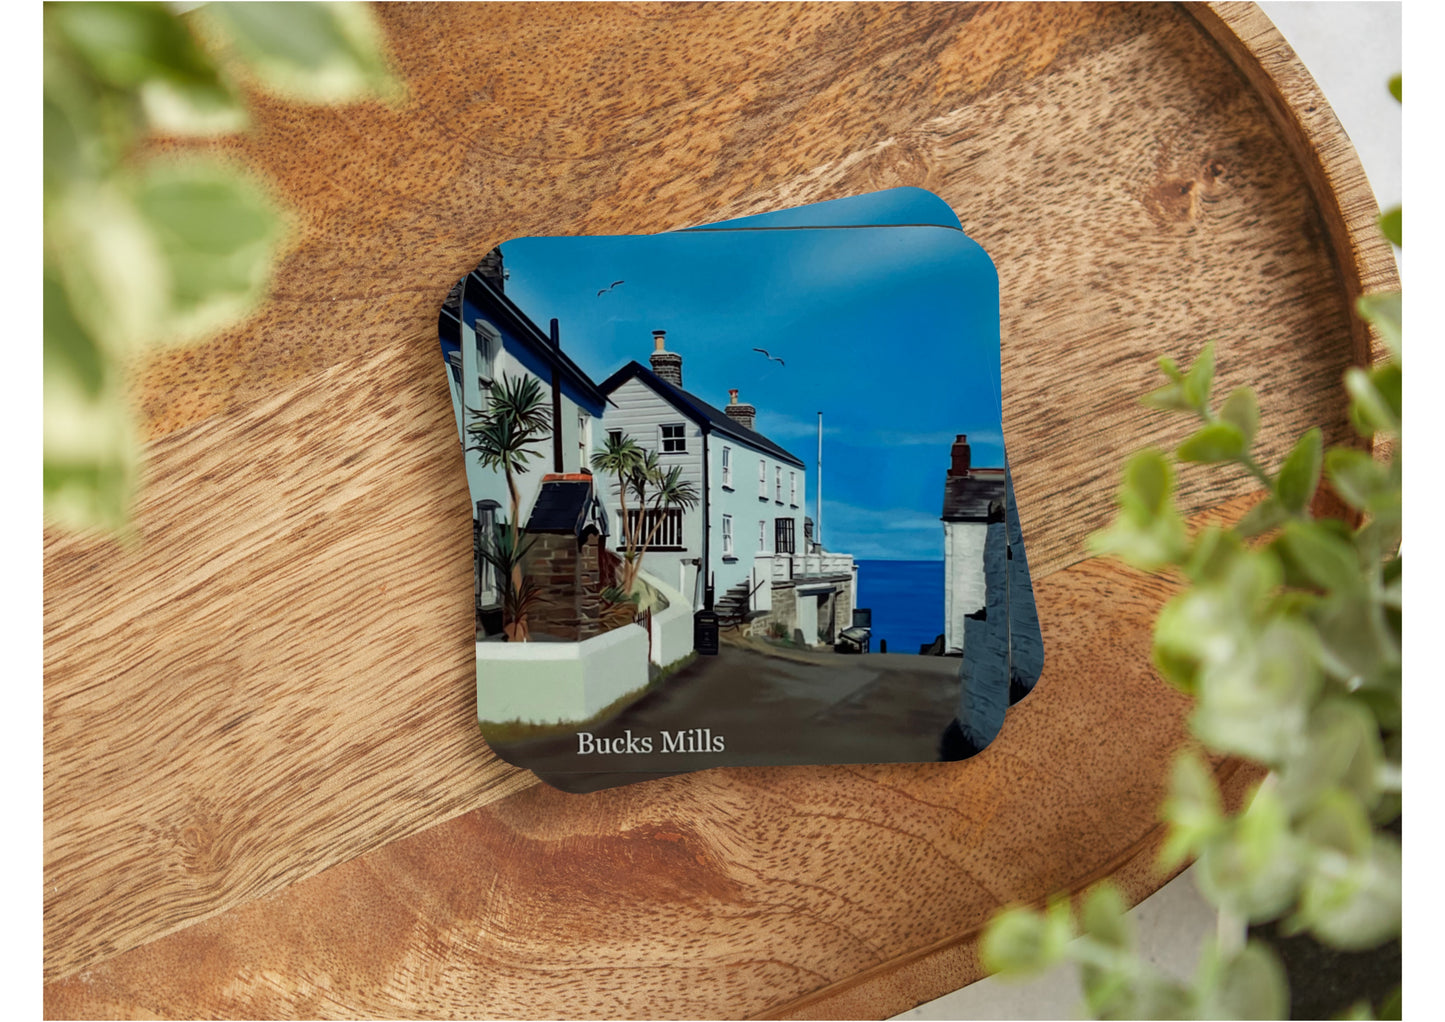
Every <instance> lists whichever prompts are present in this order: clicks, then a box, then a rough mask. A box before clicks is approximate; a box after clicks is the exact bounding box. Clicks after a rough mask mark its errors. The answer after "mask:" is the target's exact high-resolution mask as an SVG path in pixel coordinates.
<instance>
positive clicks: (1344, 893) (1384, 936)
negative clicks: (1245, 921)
mask: <svg viewBox="0 0 1445 1022" xmlns="http://www.w3.org/2000/svg"><path fill="white" fill-rule="evenodd" d="M1400 883H1401V869H1400V846H1399V845H1398V844H1396V843H1395V840H1394V838H1393V837H1392V836H1391V835H1389V834H1381V833H1376V834H1375V835H1374V839H1373V841H1372V843H1371V846H1370V848H1369V849H1368V851H1367V852H1366V853H1365V854H1364V855H1360V856H1344V855H1340V854H1337V853H1335V854H1330V853H1321V854H1319V855H1318V856H1317V859H1316V862H1315V864H1314V866H1313V868H1312V869H1311V871H1310V873H1309V875H1308V877H1307V878H1306V881H1305V884H1304V887H1303V889H1302V891H1301V892H1300V902H1299V909H1298V911H1297V912H1296V913H1295V915H1294V916H1293V917H1292V919H1291V924H1292V925H1293V926H1296V927H1304V928H1308V929H1309V930H1310V931H1311V932H1313V933H1314V935H1315V936H1316V937H1318V938H1319V939H1320V940H1322V941H1323V942H1325V943H1327V944H1329V945H1331V946H1333V947H1337V948H1340V949H1342V950H1347V951H1363V950H1367V949H1369V948H1372V947H1377V946H1378V945H1380V944H1382V943H1384V942H1385V941H1387V940H1390V939H1392V938H1394V937H1397V936H1399V933H1400V906H1401V888H1400Z"/></svg>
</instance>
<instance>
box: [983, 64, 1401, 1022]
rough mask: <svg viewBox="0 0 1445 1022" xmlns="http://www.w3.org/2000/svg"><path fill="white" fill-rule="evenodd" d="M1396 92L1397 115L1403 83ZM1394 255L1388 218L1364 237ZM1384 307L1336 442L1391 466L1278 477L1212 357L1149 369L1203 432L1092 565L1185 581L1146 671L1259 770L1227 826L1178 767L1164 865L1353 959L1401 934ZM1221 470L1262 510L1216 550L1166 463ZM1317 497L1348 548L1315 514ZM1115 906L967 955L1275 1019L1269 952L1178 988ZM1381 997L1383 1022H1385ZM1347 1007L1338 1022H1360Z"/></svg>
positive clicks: (1303, 455)
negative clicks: (1349, 439)
mask: <svg viewBox="0 0 1445 1022" xmlns="http://www.w3.org/2000/svg"><path fill="white" fill-rule="evenodd" d="M1391 91H1392V93H1394V95H1395V96H1396V98H1397V99H1398V98H1399V95H1400V85H1399V78H1398V77H1397V78H1395V79H1394V80H1393V81H1392V82H1391ZM1380 227H1381V229H1382V231H1383V232H1384V233H1385V234H1386V236H1387V237H1389V238H1390V240H1391V241H1392V242H1393V243H1394V244H1396V245H1398V244H1399V243H1400V210H1399V209H1398V208H1396V209H1392V210H1390V211H1389V212H1387V213H1385V214H1384V215H1383V216H1381V217H1380ZM1400 307H1401V306H1400V295H1399V294H1398V293H1392V294H1372V295H1365V296H1364V297H1362V298H1361V299H1360V300H1359V302H1358V304H1357V311H1358V313H1359V314H1360V315H1361V316H1362V317H1364V318H1365V319H1366V320H1367V321H1369V322H1370V323H1371V324H1372V325H1373V326H1374V327H1375V328H1376V329H1377V331H1378V332H1379V335H1380V337H1381V338H1382V339H1383V340H1384V342H1385V344H1386V346H1387V347H1388V349H1389V353H1390V357H1389V359H1388V360H1386V361H1385V362H1383V363H1381V364H1379V365H1377V366H1375V367H1373V368H1370V369H1364V368H1352V369H1350V370H1348V372H1347V373H1346V374H1345V378H1344V384H1345V389H1346V391H1347V392H1348V393H1349V396H1350V420H1351V422H1352V423H1353V425H1354V427H1355V429H1356V431H1357V432H1358V433H1359V434H1360V436H1361V437H1363V438H1367V439H1373V440H1377V441H1378V440H1384V441H1387V442H1388V447H1387V449H1388V451H1389V457H1388V460H1377V459H1376V458H1373V457H1371V455H1370V454H1369V453H1367V452H1366V451H1365V450H1362V449H1360V448H1358V447H1353V446H1339V447H1334V448H1331V449H1329V450H1325V449H1324V446H1323V442H1322V435H1321V433H1320V430H1318V429H1310V430H1307V431H1306V432H1305V433H1304V434H1303V435H1301V436H1300V437H1299V439H1298V440H1297V441H1296V443H1295V444H1294V447H1293V449H1292V450H1290V452H1289V453H1288V454H1287V455H1286V456H1285V458H1284V459H1283V461H1282V462H1281V463H1280V464H1279V465H1278V466H1277V467H1276V468H1275V470H1274V471H1273V472H1271V471H1269V470H1268V469H1267V468H1266V466H1264V465H1263V464H1261V463H1260V462H1259V461H1258V460H1257V458H1256V457H1255V453H1254V442H1255V436H1256V433H1257V432H1258V428H1259V404H1258V401H1257V399H1256V397H1255V394H1254V392H1253V391H1252V390H1251V389H1249V388H1247V387H1245V388H1239V389H1237V390H1234V391H1232V392H1231V393H1229V394H1228V395H1226V396H1225V397H1224V399H1223V400H1222V401H1220V402H1218V403H1217V404H1216V403H1215V402H1214V399H1213V396H1212V389H1213V381H1214V349H1213V346H1212V344H1206V345H1205V346H1204V348H1203V350H1202V351H1201V352H1200V353H1199V355H1198V357H1197V358H1196V359H1195V361H1194V364H1193V365H1191V366H1190V367H1189V368H1188V369H1187V370H1184V369H1181V368H1180V367H1179V366H1178V365H1177V364H1176V363H1175V362H1174V361H1173V360H1171V359H1168V358H1164V359H1161V360H1160V363H1159V365H1160V368H1161V370H1162V371H1163V374H1164V378H1165V382H1164V385H1163V386H1161V387H1159V388H1158V389H1157V390H1155V391H1152V392H1151V393H1149V394H1148V395H1146V396H1145V398H1144V402H1145V404H1147V405H1149V406H1151V407H1153V408H1157V409H1162V410H1165V411H1168V412H1171V413H1174V414H1182V415H1188V416H1192V417H1194V418H1196V419H1198V421H1199V426H1198V428H1197V429H1196V430H1195V432H1194V433H1193V434H1192V435H1191V436H1190V437H1189V438H1188V439H1187V440H1185V441H1184V442H1183V443H1182V444H1180V445H1179V447H1178V448H1177V449H1176V450H1175V451H1174V456H1173V458H1171V457H1170V456H1169V455H1168V454H1167V453H1166V452H1164V451H1160V450H1154V449H1150V450H1144V451H1141V452H1139V453H1138V454H1135V455H1134V456H1133V457H1132V458H1130V459H1129V461H1128V462H1127V464H1126V465H1125V466H1124V471H1123V482H1122V485H1121V487H1120V489H1119V493H1118V498H1117V499H1118V504H1119V511H1118V514H1117V516H1116V518H1115V520H1114V522H1113V523H1112V524H1111V525H1110V526H1109V527H1108V528H1107V529H1105V530H1104V531H1102V532H1100V533H1097V534H1095V535H1094V536H1093V537H1091V540H1090V543H1091V546H1092V548H1093V550H1094V551H1095V552H1096V553H1099V554H1105V555H1112V556H1115V557H1118V558H1120V559H1121V560H1124V561H1125V562H1127V563H1129V564H1131V565H1134V566H1135V567H1138V568H1142V569H1144V570H1146V571H1170V572H1174V573H1177V574H1178V575H1179V576H1182V578H1183V580H1184V581H1185V583H1186V585H1185V588H1184V590H1183V591H1182V592H1181V593H1180V594H1179V595H1178V596H1176V597H1174V598H1173V599H1172V600H1170V601H1169V602H1168V603H1167V604H1166V605H1165V606H1164V607H1163V608H1162V610H1161V611H1160V613H1159V617H1158V619H1157V620H1156V622H1155V626H1154V654H1153V655H1154V666H1155V667H1156V668H1157V669H1158V671H1159V673H1160V675H1161V676H1162V677H1163V678H1164V679H1165V680H1166V681H1168V682H1169V683H1170V684H1171V685H1173V686H1174V687H1176V688H1178V689H1179V690H1180V691H1182V692H1185V693H1188V694H1189V695H1190V696H1192V697H1193V699H1194V709H1193V712H1192V714H1191V716H1190V719H1189V725H1190V729H1191V730H1192V731H1193V733H1194V735H1195V736H1196V737H1197V738H1198V739H1199V740H1200V742H1201V743H1202V744H1203V745H1204V746H1205V748H1207V749H1208V750H1210V751H1211V752H1213V753H1215V754H1220V755H1229V756H1236V757H1242V758H1245V759H1249V760H1253V761H1254V762H1256V763H1259V764H1262V765H1263V766H1265V767H1267V768H1268V770H1269V773H1268V775H1267V778H1266V780H1265V781H1264V783H1263V784H1261V785H1260V786H1259V787H1258V789H1257V790H1256V791H1255V792H1254V793H1253V794H1252V797H1251V798H1250V799H1248V800H1247V803H1246V807H1245V808H1244V809H1243V811H1241V812H1239V813H1236V814H1233V815H1231V814H1229V813H1227V812H1225V810H1224V806H1223V800H1222V798H1221V795H1220V792H1219V789H1218V787H1217V786H1216V784H1215V778H1214V774H1213V772H1212V771H1211V770H1210V769H1209V767H1208V765H1207V764H1206V762H1205V760H1204V759H1203V758H1202V757H1201V756H1199V755H1198V754H1195V753H1186V754H1183V755H1181V756H1180V757H1179V758H1178V760H1177V761H1176V762H1175V764H1174V772H1173V778H1172V781H1171V783H1170V789H1169V794H1168V797H1167V798H1166V800H1165V802H1164V805H1163V807H1162V815H1163V818H1164V820H1165V821H1166V822H1167V824H1168V827H1169V832H1168V838H1167V841H1166V844H1165V847H1164V849H1163V852H1162V863H1161V865H1162V866H1163V867H1165V868H1166V869H1173V868H1176V867H1178V866H1179V865H1180V864H1182V863H1183V862H1185V861H1187V860H1189V859H1194V860H1195V861H1196V863H1197V869H1196V877H1197V882H1198V885H1199V888H1200V890H1201V891H1202V893H1203V894H1204V895H1205V897H1207V898H1208V899H1209V900H1210V902H1212V903H1213V904H1214V905H1215V906H1216V907H1217V908H1218V909H1219V910H1220V911H1221V912H1222V913H1223V914H1224V915H1225V916H1226V917H1227V918H1231V919H1234V920H1238V921H1240V922H1242V923H1263V922H1267V921H1272V920H1279V921H1280V924H1281V929H1282V931H1283V932H1285V933H1307V934H1309V935H1311V936H1312V937H1314V938H1315V939H1316V940H1318V941H1319V942H1320V943H1322V944H1324V945H1326V946H1329V947H1333V948H1337V949H1341V950H1349V951H1357V950H1365V949H1369V948H1372V947H1376V946H1378V945H1380V944H1382V943H1384V942H1385V941H1388V940H1391V939H1393V938H1395V937H1397V936H1398V935H1399V933H1400V910H1401V874H1400V843H1399V841H1398V839H1397V838H1396V837H1395V835H1394V834H1393V833H1390V832H1389V831H1387V830H1386V829H1384V828H1385V827H1386V826H1387V825H1389V824H1391V823H1392V822H1393V821H1395V820H1397V819H1398V817H1399V815H1400V790H1401V776H1400V774H1401V771H1400V749H1401V731H1402V719H1401V718H1402V714H1401V701H1400V682H1401V658H1400V637H1401V610H1402V605H1401V582H1400V580H1401V561H1400V533H1401V499H1400V494H1401V485H1400V484H1401V468H1400V423H1401V398H1400V392H1401V387H1400V379H1401V377H1400ZM1176 462H1184V463H1195V464H1204V465H1219V466H1222V467H1228V468H1233V469H1234V470H1236V471H1241V472H1244V473H1246V474H1247V475H1249V476H1250V477H1252V478H1254V479H1255V480H1257V481H1258V482H1259V483H1260V485H1261V486H1262V487H1263V488H1264V497H1263V499H1262V500H1261V501H1260V503H1258V504H1257V505H1255V506H1254V507H1253V509H1252V510H1251V511H1250V512H1249V513H1248V514H1247V515H1245V516H1244V518H1243V520H1241V521H1240V522H1239V523H1238V524H1237V525H1235V526H1234V527H1233V528H1229V529H1225V528H1220V527H1218V526H1212V525H1211V526H1205V527H1204V528H1202V529H1199V530H1198V531H1196V532H1194V533H1193V534H1192V535H1191V534H1190V531H1189V530H1188V529H1187V528H1186V525H1185V521H1184V516H1183V515H1182V514H1181V513H1180V511H1179V510H1178V508H1177V507H1176V506H1175V504H1174V473H1175V463H1176ZM1322 480H1327V481H1328V483H1329V485H1330V487H1331V488H1332V489H1333V490H1334V492H1335V494H1336V495H1337V496H1338V497H1339V498H1340V499H1341V500H1343V501H1344V502H1345V503H1346V504H1347V505H1349V507H1350V508H1352V509H1353V510H1354V511H1355V512H1357V514H1358V520H1359V523H1360V524H1359V525H1358V527H1354V528H1352V527H1350V526H1349V525H1347V524H1345V523H1344V522H1341V521H1337V520H1334V519H1328V518H1316V517H1314V515H1313V514H1312V513H1311V506H1312V504H1313V502H1314V497H1315V494H1316V491H1317V489H1318V488H1319V486H1320V483H1321V481H1322ZM1130 927H1131V920H1130V918H1129V916H1128V915H1126V905H1125V902H1124V899H1123V897H1122V896H1121V895H1120V893H1119V892H1118V891H1117V890H1116V889H1114V888H1113V887H1111V886H1109V885H1107V884H1105V885H1102V886H1099V887H1096V888H1094V889H1093V890H1091V891H1089V892H1088V893H1087V894H1086V895H1085V896H1083V897H1082V898H1081V899H1080V900H1079V904H1078V907H1077V910H1076V909H1075V907H1073V906H1072V905H1071V903H1070V901H1069V899H1067V898H1063V897H1059V898H1056V899H1055V900H1053V901H1051V902H1050V904H1049V905H1048V907H1047V908H1046V909H1045V910H1043V911H1042V912H1040V911H1036V910H1032V909H1028V908H1011V909H1008V910H1005V911H1004V912H1003V913H1001V914H1000V915H998V916H997V917H995V919H994V920H993V922H992V923H991V924H990V926H989V928H988V929H987V931H986V932H985V934H984V938H983V944H982V953H983V959H984V964H985V966H986V967H987V968H989V969H990V971H998V972H1003V973H1012V974H1019V973H1029V972H1034V971H1037V970H1041V969H1045V968H1048V967H1051V966H1053V965H1056V964H1058V963H1061V962H1072V963H1074V964H1076V965H1077V966H1079V968H1080V969H1081V977H1082V981H1083V989H1084V992H1085V997H1086V1002H1087V1003H1086V1006H1085V1010H1086V1011H1087V1012H1088V1013H1089V1014H1090V1015H1091V1016H1093V1017H1098V1018H1283V1017H1285V1016H1286V1014H1287V1012H1288V1008H1289V991H1288V988H1287V984H1286V980H1285V974H1284V970H1283V968H1282V967H1281V965H1280V962H1279V960H1278V958H1277V956H1276V955H1275V953H1274V951H1273V950H1272V949H1271V948H1270V947H1269V946H1268V945H1266V944H1263V943H1259V942H1250V943H1248V944H1246V945H1244V946H1243V947H1239V948H1222V947H1220V946H1219V945H1218V943H1211V944H1210V945H1209V946H1208V947H1207V948H1206V952H1205V955H1204V958H1203V961H1202V962H1201V963H1200V965H1199V968H1198V970H1197V972H1196V974H1195V976H1194V977H1193V979H1192V981H1190V982H1179V981H1177V980H1175V979H1173V978H1171V977H1169V976H1167V975H1165V974H1163V973H1161V972H1160V971H1159V970H1157V969H1155V968H1153V967H1151V966H1149V965H1147V964H1146V963H1145V962H1144V961H1143V960H1142V959H1141V958H1140V956H1139V952H1138V948H1137V945H1136V943H1135V940H1134V936H1133V934H1132V932H1131V928H1130ZM1399 1010H1400V1008H1399V996H1398V992H1397V993H1396V994H1395V995H1394V996H1392V997H1391V998H1389V999H1387V1001H1386V1003H1385V1004H1383V1005H1382V1006H1381V1007H1380V1011H1381V1013H1382V1017H1394V1018H1399V1017H1400V1015H1399ZM1373 1011H1374V1009H1372V1008H1371V1006H1370V1005H1368V1004H1364V1003H1360V1004H1356V1005H1355V1006H1353V1007H1352V1008H1351V1009H1350V1015H1349V1017H1351V1018H1371V1017H1374V1015H1373Z"/></svg>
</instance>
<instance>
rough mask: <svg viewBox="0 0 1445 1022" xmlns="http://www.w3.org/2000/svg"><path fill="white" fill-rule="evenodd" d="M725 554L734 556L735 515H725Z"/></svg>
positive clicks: (725, 555)
mask: <svg viewBox="0 0 1445 1022" xmlns="http://www.w3.org/2000/svg"><path fill="white" fill-rule="evenodd" d="M723 556H724V557H732V556H733V516H732V515H723Z"/></svg>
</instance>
